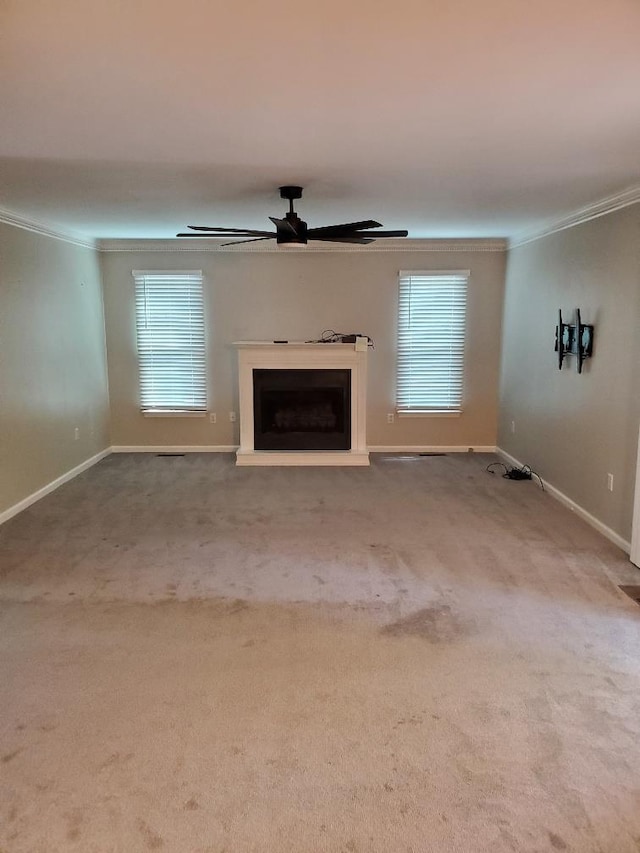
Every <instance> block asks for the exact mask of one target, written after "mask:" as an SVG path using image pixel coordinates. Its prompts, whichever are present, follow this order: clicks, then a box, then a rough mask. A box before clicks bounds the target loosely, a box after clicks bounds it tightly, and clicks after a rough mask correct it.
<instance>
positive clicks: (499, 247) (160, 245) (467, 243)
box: [97, 237, 507, 255]
mask: <svg viewBox="0 0 640 853" xmlns="http://www.w3.org/2000/svg"><path fill="white" fill-rule="evenodd" d="M221 242H222V241H221V240H216V239H214V238H211V237H203V238H202V240H197V239H189V240H184V239H182V240H181V239H180V238H173V239H167V240H165V239H148V240H136V239H128V240H98V244H97V248H98V251H100V252H225V253H230V254H234V255H236V254H245V253H247V252H249V253H255V252H258V253H260V254H265V253H266V254H270V253H273V252H278V254H286V255H290V254H302V253H304V254H309V253H312V254H314V253H318V252H323V253H326V252H331V253H334V252H504V251H506V249H507V241H506V239H503V238H490V239H487V238H479V239H473V238H471V239H451V240H445V239H438V240H434V239H427V238H424V239H406V238H398V239H395V238H391V239H385V240H380V241H379V242H378V241H376V242H375V243H369V244H367V245H365V246H358V245H352V244H340V243H337V244H334V245H329V244H320V245H317V246H316V245H308V246H301V247H299V248H298V247H295V248H287V249H281V248H279V247H278V245H277V244H276V243H275V242H273V243H271V242H270V243H266V242H265V243H262V242H260V243H259V244H258V245H256V243H243V244H239V245H237V246H225V247H221V245H220V243H221Z"/></svg>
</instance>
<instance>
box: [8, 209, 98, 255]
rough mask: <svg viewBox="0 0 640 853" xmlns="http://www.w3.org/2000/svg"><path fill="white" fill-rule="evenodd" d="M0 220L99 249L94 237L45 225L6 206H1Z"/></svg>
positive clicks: (83, 246)
mask: <svg viewBox="0 0 640 853" xmlns="http://www.w3.org/2000/svg"><path fill="white" fill-rule="evenodd" d="M0 222H2V223H3V224H4V225H12V226H13V227H14V228H22V229H23V230H24V231H31V232H32V233H33V234H39V235H40V236H41V237H51V238H52V239H54V240H62V241H63V242H64V243H72V244H73V245H74V246H82V248H84V249H94V250H97V249H98V243H97V241H96V240H94V239H93V237H85V236H84V235H83V234H78V233H77V232H74V231H63V230H62V229H60V228H57V227H54V226H52V225H45V223H44V222H37V221H36V220H35V219H27V217H26V216H19V215H18V214H17V213H12V212H11V211H10V210H7V209H6V208H0Z"/></svg>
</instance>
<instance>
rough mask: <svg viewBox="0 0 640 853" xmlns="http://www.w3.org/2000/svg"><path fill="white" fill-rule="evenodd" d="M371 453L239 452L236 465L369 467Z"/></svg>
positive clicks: (344, 451) (324, 451)
mask: <svg viewBox="0 0 640 853" xmlns="http://www.w3.org/2000/svg"><path fill="white" fill-rule="evenodd" d="M368 464H369V453H368V452H367V451H366V450H365V451H362V452H361V451H357V450H335V451H334V450H322V451H318V452H317V453H314V452H312V451H308V450H238V452H237V454H236V465H238V466H243V465H244V466H248V465H258V466H260V465H261V466H276V465H277V466H280V467H282V466H287V465H290V466H293V465H304V466H309V465H368Z"/></svg>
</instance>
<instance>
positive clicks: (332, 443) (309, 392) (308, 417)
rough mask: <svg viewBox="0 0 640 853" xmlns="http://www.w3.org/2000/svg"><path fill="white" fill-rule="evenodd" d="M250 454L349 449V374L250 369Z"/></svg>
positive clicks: (321, 371)
mask: <svg viewBox="0 0 640 853" xmlns="http://www.w3.org/2000/svg"><path fill="white" fill-rule="evenodd" d="M253 445H254V449H255V450H350V448H351V371H350V370H269V369H254V371H253Z"/></svg>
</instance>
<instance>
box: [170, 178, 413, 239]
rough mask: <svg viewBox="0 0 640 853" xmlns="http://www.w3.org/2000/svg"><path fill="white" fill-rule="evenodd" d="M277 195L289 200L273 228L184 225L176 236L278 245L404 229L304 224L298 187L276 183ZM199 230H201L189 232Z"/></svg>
mask: <svg viewBox="0 0 640 853" xmlns="http://www.w3.org/2000/svg"><path fill="white" fill-rule="evenodd" d="M280 198H285V199H287V200H288V202H289V212H288V213H286V214H285V216H284V219H278V218H277V217H275V216H270V217H269V219H270V220H271V221H272V222H273V224H274V225H275V226H276V230H275V231H255V230H253V229H252V228H216V227H214V226H209V225H188V226H187V227H188V228H190V229H191V231H190V232H189V233H183V234H176V237H249V238H250V239H248V240H233V241H232V242H230V243H222V244H221V245H222V246H237V245H239V244H240V243H257V242H258V241H260V240H273V239H274V237H275V239H276V241H277V243H278V246H282V247H283V248H285V247H287V246H306V244H307V241H308V240H320V241H322V242H325V243H363V244H365V243H373V242H374V240H377V239H378V238H379V237H406V236H407V234H408V232H407V231H370V230H369V229H371V228H382V225H381V224H380V223H379V222H374V220H373V219H366V220H364V221H363V222H345V223H343V224H342V225H324V226H323V227H321V228H307V223H306V222H303V221H302V219H300V217H299V216H298V214H297V213H296V212H295V210H294V209H293V202H294V200H295V199H297V198H302V187H291V186H286V187H280ZM193 232H202V233H193Z"/></svg>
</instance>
